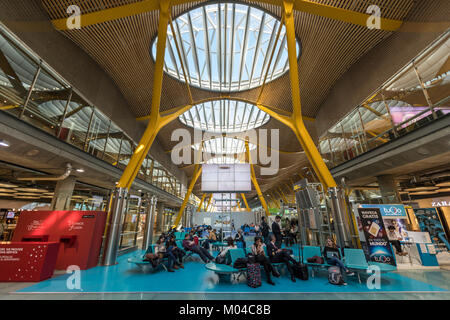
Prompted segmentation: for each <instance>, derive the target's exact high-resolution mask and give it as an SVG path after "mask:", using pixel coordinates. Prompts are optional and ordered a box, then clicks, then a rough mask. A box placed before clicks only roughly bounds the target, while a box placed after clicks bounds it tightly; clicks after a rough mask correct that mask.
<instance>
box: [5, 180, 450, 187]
mask: <svg viewBox="0 0 450 320" xmlns="http://www.w3.org/2000/svg"><path fill="white" fill-rule="evenodd" d="M1 186H2V185H1V184H0V187H1ZM436 187H450V181H449V182H441V183H438V184H436Z"/></svg>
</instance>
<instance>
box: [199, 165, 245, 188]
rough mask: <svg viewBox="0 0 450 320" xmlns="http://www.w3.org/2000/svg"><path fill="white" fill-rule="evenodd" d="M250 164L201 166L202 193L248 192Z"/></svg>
mask: <svg viewBox="0 0 450 320" xmlns="http://www.w3.org/2000/svg"><path fill="white" fill-rule="evenodd" d="M251 190H252V185H251V180H250V164H248V163H238V164H204V165H202V191H203V192H250V191H251Z"/></svg>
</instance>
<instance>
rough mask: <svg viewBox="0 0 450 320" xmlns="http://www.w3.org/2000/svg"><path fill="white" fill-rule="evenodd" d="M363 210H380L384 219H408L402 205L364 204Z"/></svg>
mask: <svg viewBox="0 0 450 320" xmlns="http://www.w3.org/2000/svg"><path fill="white" fill-rule="evenodd" d="M360 207H361V208H378V209H380V212H381V215H382V216H383V217H406V210H405V206H404V205H402V204H362V205H361V206H360Z"/></svg>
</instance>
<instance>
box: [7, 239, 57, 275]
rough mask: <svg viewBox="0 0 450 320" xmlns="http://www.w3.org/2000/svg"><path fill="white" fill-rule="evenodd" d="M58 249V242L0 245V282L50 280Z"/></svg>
mask: <svg viewBox="0 0 450 320" xmlns="http://www.w3.org/2000/svg"><path fill="white" fill-rule="evenodd" d="M58 247H59V243H58V242H19V243H10V244H0V270H1V272H0V282H2V281H9V282H36V281H42V280H45V279H48V278H50V277H51V276H52V275H53V270H54V269H55V265H56V259H57V256H58Z"/></svg>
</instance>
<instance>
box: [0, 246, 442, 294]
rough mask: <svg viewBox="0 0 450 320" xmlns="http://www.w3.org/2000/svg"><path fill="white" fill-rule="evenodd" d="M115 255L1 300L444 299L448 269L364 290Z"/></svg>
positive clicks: (354, 283) (390, 279)
mask: <svg viewBox="0 0 450 320" xmlns="http://www.w3.org/2000/svg"><path fill="white" fill-rule="evenodd" d="M136 254H137V253H136V252H132V253H129V254H126V255H124V256H121V257H119V258H118V264H117V265H115V266H111V267H95V268H92V269H90V270H85V271H81V282H80V283H81V290H77V289H73V290H71V289H69V288H68V286H67V282H68V281H67V280H68V278H69V276H70V275H69V274H64V273H61V272H59V274H57V275H55V276H54V277H53V278H52V279H49V280H46V281H43V282H40V283H36V284H30V283H1V284H0V298H1V299H26V300H28V299H450V291H449V290H450V271H448V270H433V271H423V270H420V271H411V270H408V271H398V272H394V273H389V274H382V276H381V283H380V288H379V289H372V290H371V289H369V288H368V286H367V284H366V281H365V278H367V275H363V279H362V283H361V284H360V283H359V281H358V278H357V277H349V278H348V279H347V282H348V285H347V286H335V285H332V284H329V283H328V280H327V272H326V270H325V271H322V272H321V273H319V274H318V275H316V276H315V278H310V279H309V280H308V281H301V280H297V282H296V283H293V282H291V281H290V279H289V277H288V275H287V274H286V270H282V276H281V277H280V278H275V279H274V282H275V283H276V285H275V286H271V285H268V284H267V283H265V281H264V280H265V277H264V275H263V284H262V286H261V287H259V288H256V289H253V288H250V287H248V286H247V285H246V283H245V280H244V279H241V281H240V282H235V283H230V282H222V281H221V282H219V281H218V277H217V276H216V275H215V274H214V273H213V272H210V271H208V270H206V269H205V267H204V263H203V262H201V261H199V260H194V261H188V262H186V263H185V269H180V270H177V271H175V272H174V273H169V272H166V271H164V270H163V269H161V270H159V271H156V272H148V270H147V272H146V270H141V269H140V268H139V267H137V266H136V265H134V264H132V263H129V262H127V259H128V258H129V257H131V256H133V255H136Z"/></svg>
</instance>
